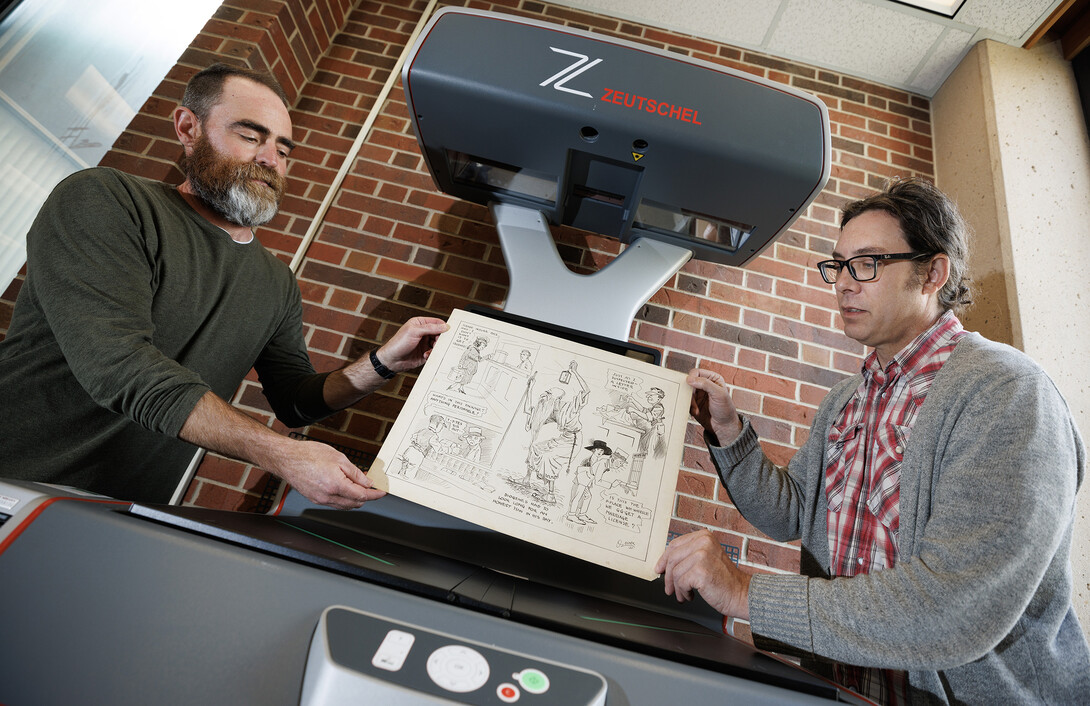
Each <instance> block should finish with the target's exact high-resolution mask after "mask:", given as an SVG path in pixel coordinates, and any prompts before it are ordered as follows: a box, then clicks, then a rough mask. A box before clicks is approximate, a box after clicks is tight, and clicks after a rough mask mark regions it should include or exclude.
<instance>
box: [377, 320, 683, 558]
mask: <svg viewBox="0 0 1090 706" xmlns="http://www.w3.org/2000/svg"><path fill="white" fill-rule="evenodd" d="M448 323H449V324H450V327H451V328H450V330H449V331H448V332H447V333H444V334H443V335H442V336H440V337H439V341H438V342H437V344H436V347H435V349H434V350H433V352H432V354H431V357H430V358H429V359H428V362H427V364H426V365H425V366H424V368H423V370H422V371H421V373H420V378H419V380H418V381H417V382H416V384H415V385H414V387H413V390H412V392H411V393H410V395H409V398H408V400H407V401H406V403H405V406H404V408H403V409H402V412H401V414H400V415H399V416H398V418H397V421H396V422H395V423H394V425H393V427H392V429H391V430H390V433H389V434H388V436H387V438H386V441H385V442H384V443H383V445H382V449H381V450H380V451H379V454H378V458H377V460H376V461H375V463H374V464H373V465H372V466H371V470H370V472H369V475H370V476H371V479H372V480H373V481H374V483H375V486H376V487H378V488H382V489H384V490H388V491H389V492H390V493H392V494H394V495H398V496H401V497H404V498H406V499H408V500H411V501H413V502H417V503H419V504H422V505H426V506H428V507H432V508H435V509H437V510H440V511H442V512H446V513H448V514H451V515H455V516H457V517H460V518H462V519H465V520H468V521H470V522H474V523H476V524H479V525H483V526H485V527H488V528H490V529H494V530H497V531H500V532H504V533H507V534H510V535H513V536H516V537H519V538H521V539H525V540H527V541H531V542H534V543H536V544H540V545H542V546H546V547H549V548H551V549H555V550H558V551H562V552H565V553H568V554H571V555H574V556H578V557H580V558H583V559H586V560H588V561H593V562H595V563H598V564H601V565H603V566H608V567H611V568H614V569H617V570H619V571H624V572H626V573H630V574H633V575H636V576H642V577H644V578H653V577H654V576H655V574H654V572H653V571H652V567H653V566H654V563H655V561H656V560H657V559H658V557H659V556H660V554H661V553H662V550H663V549H664V548H665V546H666V534H667V530H668V527H669V522H670V516H671V513H672V509H673V499H674V492H675V489H676V485H677V473H678V467H679V465H680V463H681V454H682V446H683V443H684V436H685V426H686V424H687V421H688V413H689V400H690V396H691V388H690V387H689V386H688V385H687V384H686V383H685V376H684V375H683V374H681V373H678V372H675V371H671V370H667V369H665V368H660V367H658V366H655V365H651V364H649V363H646V362H643V361H639V360H636V359H633V358H628V357H625V356H622V355H618V354H614V353H608V352H604V351H601V350H598V349H596V348H592V347H589V346H585V345H582V344H578V343H574V342H571V341H568V340H566V339H562V338H557V337H554V336H550V335H547V334H542V333H538V332H535V331H531V330H529V329H525V328H522V327H519V326H515V325H513V324H509V323H507V322H503V321H497V320H494V319H490V318H488V317H485V316H481V315H478V314H472V313H468V312H465V311H460V310H456V311H455V312H453V313H452V315H451V317H450V319H449V321H448Z"/></svg>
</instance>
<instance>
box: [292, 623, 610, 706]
mask: <svg viewBox="0 0 1090 706" xmlns="http://www.w3.org/2000/svg"><path fill="white" fill-rule="evenodd" d="M605 702H606V682H605V679H603V678H602V676H601V675H600V674H597V673H596V672H592V671H589V670H586V669H581V668H578V667H573V666H570V665H565V664H560V663H558V662H551V661H547V660H544V659H540V658H537V657H533V656H530V655H527V654H522V653H518V652H513V651H510V650H505V649H501V648H498V647H492V646H489V645H485V644H482V643H478V642H472V641H469V640H463V639H461V638H458V637H454V636H452V635H446V634H443V633H440V632H435V631H433V630H429V629H427V628H422V627H420V626H417V625H410V624H408V623H402V622H397V621H392V620H388V619H386V618H382V617H379V616H377V615H372V614H370V613H364V612H361V611H358V610H355V609H352V608H345V607H341V606H333V607H330V608H327V609H326V610H325V611H324V612H323V613H322V617H321V619H320V620H319V622H318V627H317V629H316V630H315V631H314V637H313V639H312V640H311V646H310V654H309V656H308V658H307V666H306V673H305V676H304V679H303V692H302V700H301V702H300V703H301V704H302V705H303V706H318V705H319V704H320V705H322V706H329V705H332V704H342V703H343V704H349V703H354V704H359V703H382V704H390V705H391V706H396V705H399V704H474V705H478V704H480V705H484V704H515V703H517V704H527V705H529V706H551V705H552V704H564V705H568V704H586V705H587V706H604V704H605Z"/></svg>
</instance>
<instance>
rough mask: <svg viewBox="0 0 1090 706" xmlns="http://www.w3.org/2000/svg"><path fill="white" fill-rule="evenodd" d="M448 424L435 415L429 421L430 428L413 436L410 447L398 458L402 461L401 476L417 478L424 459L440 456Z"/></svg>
mask: <svg viewBox="0 0 1090 706" xmlns="http://www.w3.org/2000/svg"><path fill="white" fill-rule="evenodd" d="M446 426H447V422H446V420H445V419H443V417H442V415H439V414H433V415H431V417H429V419H428V426H427V427H425V428H424V429H421V430H420V431H418V432H416V433H415V434H413V435H412V438H411V439H410V440H409V446H408V447H407V448H406V449H405V450H404V451H403V452H402V453H401V455H400V456H398V459H399V460H400V461H401V465H400V468H399V471H400V474H401V475H403V476H409V477H411V478H415V477H416V476H417V475H418V474H419V473H420V470H421V467H422V466H423V464H424V459H426V458H428V457H431V458H435V457H436V456H438V455H439V452H440V449H441V446H442V442H443V437H442V431H443V429H445V428H446Z"/></svg>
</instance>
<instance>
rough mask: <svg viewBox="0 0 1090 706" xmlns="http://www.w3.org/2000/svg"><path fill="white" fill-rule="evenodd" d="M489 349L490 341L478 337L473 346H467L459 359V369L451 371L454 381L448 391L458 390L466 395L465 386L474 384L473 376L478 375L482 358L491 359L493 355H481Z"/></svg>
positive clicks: (451, 377)
mask: <svg viewBox="0 0 1090 706" xmlns="http://www.w3.org/2000/svg"><path fill="white" fill-rule="evenodd" d="M487 347H488V339H487V338H485V337H484V336H478V337H477V339H476V340H474V341H473V345H471V346H467V347H466V349H465V352H463V353H462V357H461V358H459V359H458V367H457V368H455V369H454V370H452V371H451V376H450V379H451V380H452V382H451V384H450V386H449V387H448V388H447V389H448V390H457V391H458V392H461V393H462V394H463V395H464V394H465V391H466V390H465V386H466V385H468V384H469V383H471V382H473V376H474V375H476V374H477V368H478V366H479V365H480V364H481V358H482V357H484V358H491V355H486V356H482V355H481V353H482V352H483V351H484V349H485V348H487Z"/></svg>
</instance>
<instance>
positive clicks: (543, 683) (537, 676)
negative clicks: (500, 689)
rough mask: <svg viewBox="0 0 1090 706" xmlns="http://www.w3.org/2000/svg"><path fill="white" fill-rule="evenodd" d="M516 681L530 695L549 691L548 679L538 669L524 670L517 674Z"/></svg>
mask: <svg viewBox="0 0 1090 706" xmlns="http://www.w3.org/2000/svg"><path fill="white" fill-rule="evenodd" d="M518 680H519V684H522V688H523V689H526V691H528V692H530V693H531V694H544V693H545V692H546V691H548V690H549V677H547V676H545V672H543V671H541V670H540V669H524V670H522V671H521V672H519V675H518Z"/></svg>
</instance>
